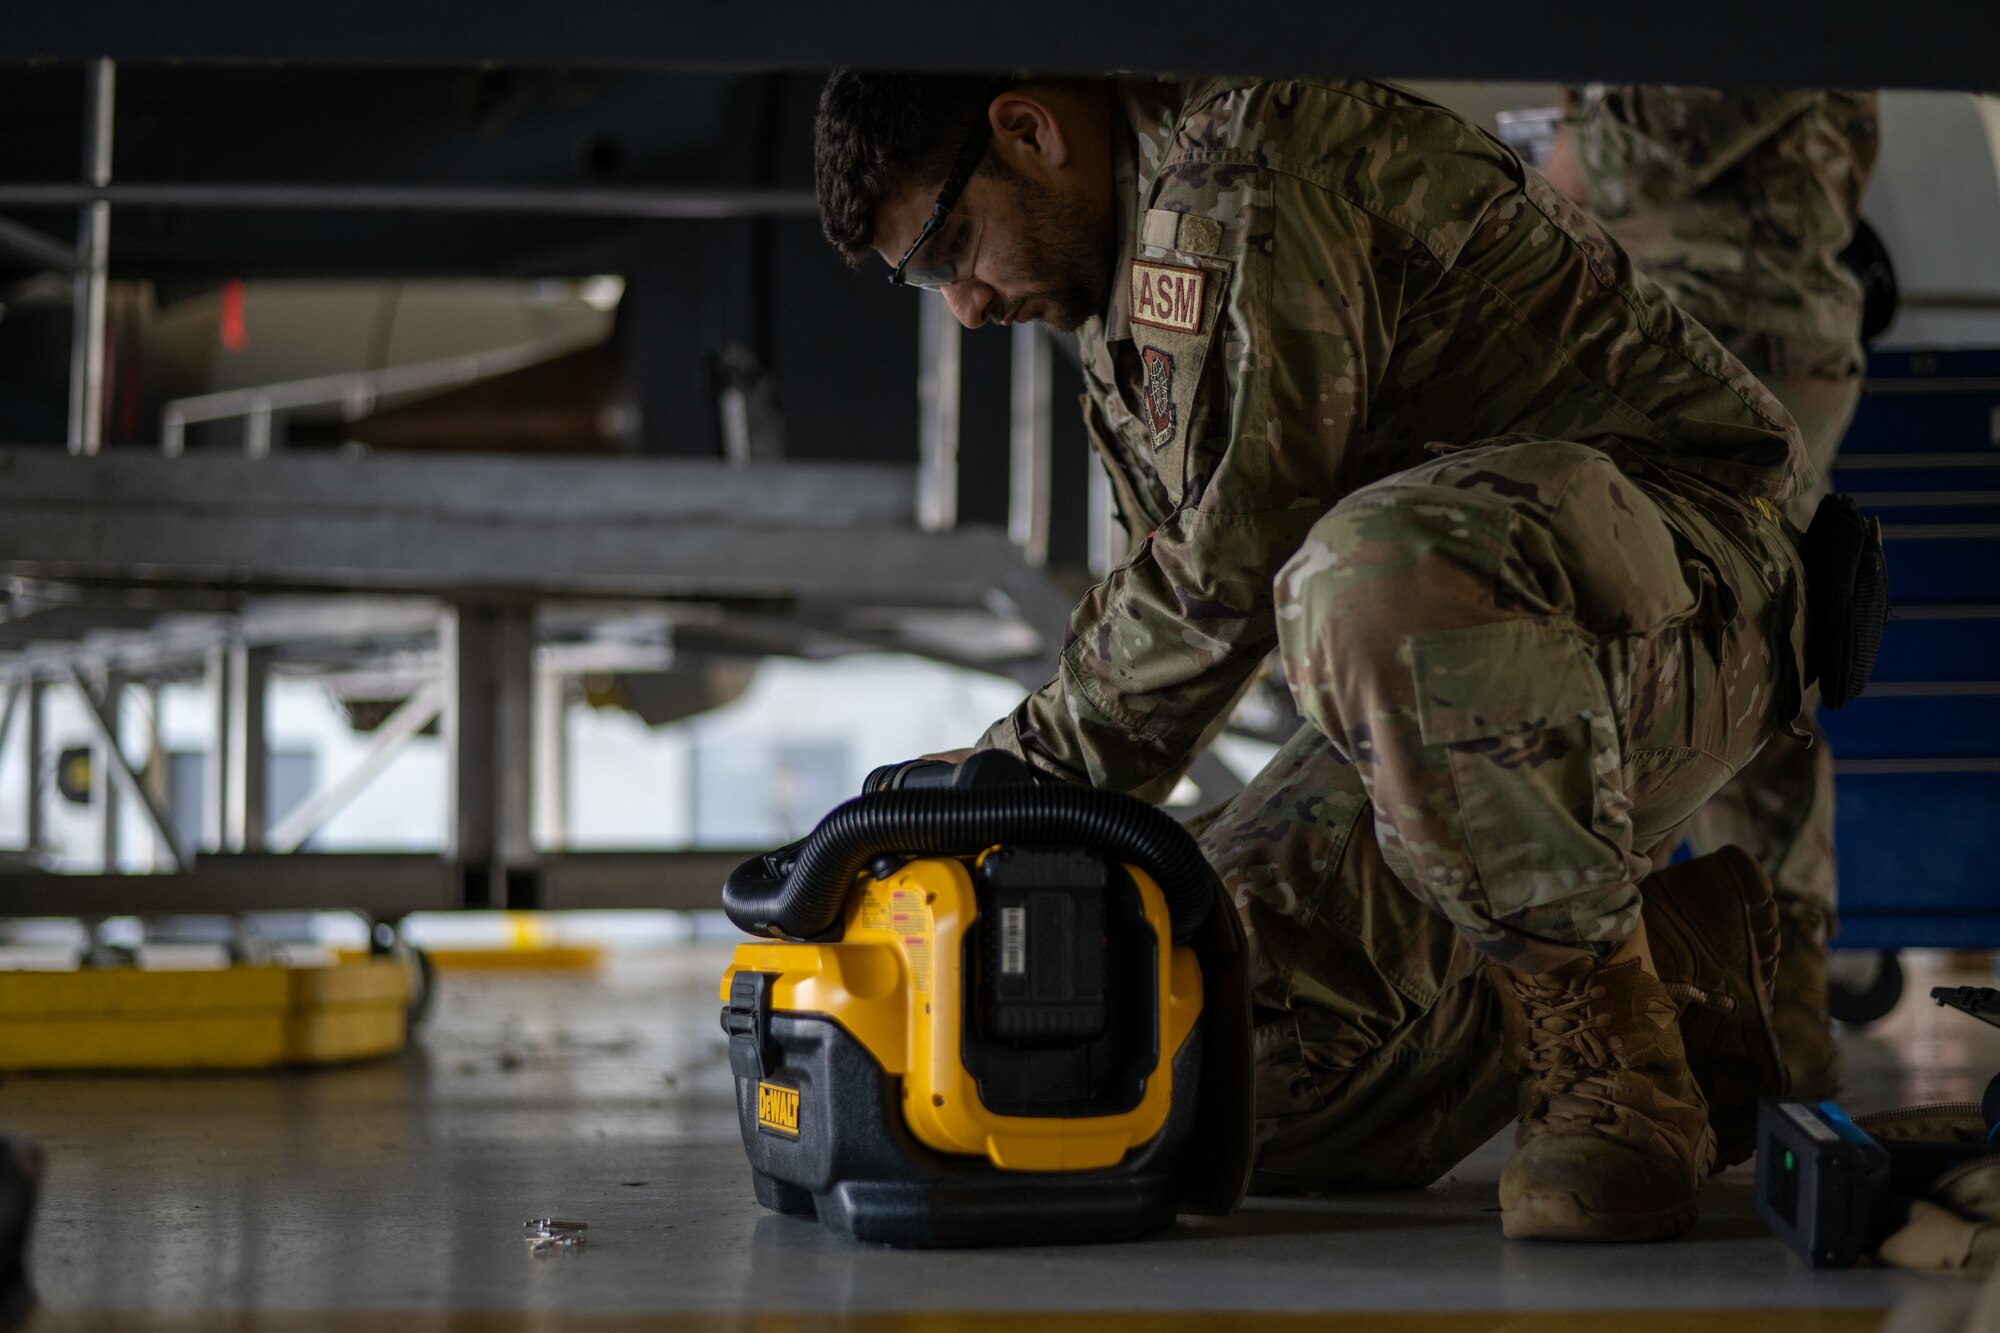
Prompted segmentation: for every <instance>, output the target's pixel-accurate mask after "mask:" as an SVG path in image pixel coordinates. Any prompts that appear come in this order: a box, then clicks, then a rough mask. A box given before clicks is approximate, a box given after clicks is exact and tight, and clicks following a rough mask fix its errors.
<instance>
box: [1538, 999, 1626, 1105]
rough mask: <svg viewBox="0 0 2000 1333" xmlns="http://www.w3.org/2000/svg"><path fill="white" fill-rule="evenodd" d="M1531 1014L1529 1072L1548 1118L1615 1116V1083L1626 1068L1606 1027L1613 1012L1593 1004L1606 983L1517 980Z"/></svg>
mask: <svg viewBox="0 0 2000 1333" xmlns="http://www.w3.org/2000/svg"><path fill="white" fill-rule="evenodd" d="M1516 993H1517V994H1519V996H1520V998H1521V1004H1522V1007H1523V1008H1524V1009H1525V1010H1526V1013H1527V1023H1528V1049H1527V1073H1528V1075H1529V1077H1530V1078H1531V1079H1532V1080H1533V1082H1532V1092H1531V1094H1530V1096H1531V1099H1532V1100H1531V1105H1532V1106H1534V1107H1535V1108H1536V1109H1537V1110H1538V1111H1539V1114H1540V1118H1542V1119H1545V1120H1552V1121H1556V1120H1569V1121H1576V1120H1582V1121H1586V1122H1590V1123H1604V1122H1607V1121H1610V1120H1613V1119H1616V1113H1615V1110H1614V1106H1615V1104H1616V1098H1615V1096H1614V1095H1613V1087H1612V1085H1613V1082H1614V1081H1615V1079H1616V1078H1617V1075H1618V1072H1619V1071H1620V1070H1621V1069H1622V1068H1623V1067H1624V1066H1623V1063H1622V1062H1621V1061H1620V1060H1619V1058H1618V1055H1617V1053H1616V1052H1615V1051H1614V1050H1613V1049H1612V1047H1611V1043H1610V1042H1609V1041H1608V1040H1606V1036H1605V1033H1606V1030H1607V1029H1608V1028H1609V1027H1610V1026H1611V1022H1612V1019H1611V1015H1610V1014H1608V1013H1606V1012H1604V1011H1603V1009H1602V1006H1598V1007H1597V1008H1596V1010H1595V1012H1593V1003H1594V1002H1595V1001H1598V1000H1601V999H1602V998H1603V996H1604V989H1603V987H1601V986H1590V985H1586V986H1556V985H1547V984H1542V983H1538V982H1533V981H1526V980H1523V981H1521V982H1518V983H1517V985H1516Z"/></svg>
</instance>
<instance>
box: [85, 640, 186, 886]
mask: <svg viewBox="0 0 2000 1333" xmlns="http://www.w3.org/2000/svg"><path fill="white" fill-rule="evenodd" d="M70 679H71V682H72V683H73V684H75V686H76V692H77V696H78V698H79V699H80V700H81V701H82V703H83V713H84V717H85V718H86V719H87V720H88V721H89V722H90V727H91V730H92V732H94V733H95V734H96V739H97V753H98V756H99V757H100V758H101V760H102V763H101V764H93V765H92V768H91V783H92V786H93V787H95V786H97V784H99V783H100V782H102V783H104V784H105V786H106V788H107V789H108V787H109V786H110V784H111V783H114V782H115V783H116V784H117V785H118V786H119V787H120V788H122V789H123V792H124V794H125V795H126V796H129V797H131V798H132V799H133V800H134V801H137V802H138V803H139V809H140V812H141V813H142V814H144V815H145V817H146V823H147V824H148V825H149V826H150V827H151V829H152V832H153V836H154V837H155V838H157V839H159V842H160V846H161V847H162V848H163V849H164V850H165V852H166V854H167V860H168V863H169V865H170V868H171V869H173V870H175V871H179V870H181V869H183V868H185V866H186V864H187V860H186V858H185V857H183V856H182V855H181V850H180V847H179V846H178V845H177V844H176V843H175V842H174V834H173V829H172V827H171V825H170V824H169V823H168V820H167V812H166V811H165V810H163V809H161V808H160V805H159V803H158V802H157V801H155V800H154V799H153V793H152V792H150V791H148V790H147V788H146V783H145V780H144V779H143V778H141V777H140V776H139V774H138V773H137V772H136V771H134V770H133V768H132V765H131V764H130V763H128V762H126V759H125V752H124V750H123V749H122V748H120V746H119V744H118V724H117V721H116V716H117V711H118V700H119V698H120V696H121V694H122V693H123V690H124V684H123V682H122V681H121V680H119V679H118V677H116V676H113V677H111V678H110V679H109V680H108V681H107V682H106V684H105V688H104V694H103V697H102V698H100V697H99V696H98V692H97V691H96V690H95V689H93V688H92V687H91V684H90V681H89V680H88V679H86V678H85V676H84V675H83V673H82V672H80V671H79V672H73V673H72V674H71V676H70ZM99 768H102V769H103V770H104V773H103V776H101V777H100V776H99V773H98V770H99ZM106 808H107V809H112V815H111V817H110V818H108V819H107V820H106V825H107V827H108V828H113V829H115V828H116V811H115V809H113V808H112V807H110V805H109V803H108V802H107V803H106ZM106 843H107V845H106V848H105V850H106V853H107V859H106V863H105V864H106V869H107V871H115V870H116V868H117V860H116V853H117V845H116V842H115V840H114V839H113V838H112V837H111V836H110V835H108V834H107V837H106Z"/></svg>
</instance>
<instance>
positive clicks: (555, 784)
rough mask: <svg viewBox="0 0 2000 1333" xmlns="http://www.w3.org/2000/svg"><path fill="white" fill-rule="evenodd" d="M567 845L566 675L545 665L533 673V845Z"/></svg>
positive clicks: (548, 848)
mask: <svg viewBox="0 0 2000 1333" xmlns="http://www.w3.org/2000/svg"><path fill="white" fill-rule="evenodd" d="M567 846H569V677H568V676H566V675H564V674H563V673H562V672H560V671H551V670H549V669H548V667H547V665H546V664H544V665H543V666H542V668H541V669H540V670H539V671H538V672H537V673H536V675H535V847H536V850H537V851H538V852H541V851H554V852H559V851H561V850H562V849H563V848H565V847H567Z"/></svg>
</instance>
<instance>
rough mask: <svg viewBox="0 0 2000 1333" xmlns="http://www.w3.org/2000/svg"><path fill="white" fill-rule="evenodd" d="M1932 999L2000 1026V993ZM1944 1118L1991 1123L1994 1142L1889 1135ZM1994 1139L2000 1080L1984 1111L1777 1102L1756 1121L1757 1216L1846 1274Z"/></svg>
mask: <svg viewBox="0 0 2000 1333" xmlns="http://www.w3.org/2000/svg"><path fill="white" fill-rule="evenodd" d="M1931 998H1932V999H1933V1000H1935V1001H1937V1003H1938V1004H1939V1005H1940V1006H1943V1007H1948V1008H1952V1009H1957V1010H1958V1011H1959V1012H1961V1013H1965V1014H1969V1015H1971V1016H1972V1017H1974V1018H1977V1019H1980V1020H1982V1021H1984V1022H1987V1023H1991V1024H1993V1025H1994V1026H1996V1027H2000V990H1995V989H1993V988H1992V987H1988V986H1939V987H1936V988H1935V989H1933V990H1932V991H1931ZM1943 1112H1949V1113H1950V1114H1951V1115H1952V1116H1953V1117H1954V1118H1963V1119H1964V1120H1973V1119H1974V1117H1975V1116H1976V1117H1978V1120H1977V1121H1975V1122H1974V1123H1975V1124H1976V1123H1978V1122H1981V1121H1983V1123H1984V1125H1985V1126H1986V1131H1987V1133H1986V1141H1985V1142H1979V1141H1977V1136H1976V1135H1975V1136H1974V1138H1973V1139H1971V1140H1966V1139H1958V1140H1941V1141H1931V1140H1911V1139H1903V1138H1898V1137H1890V1136H1889V1135H1890V1134H1892V1133H1893V1132H1894V1131H1893V1129H1892V1127H1899V1128H1901V1129H1902V1130H1904V1131H1907V1130H1908V1129H1909V1128H1910V1127H1911V1126H1912V1122H1914V1123H1915V1124H1916V1125H1917V1126H1918V1127H1923V1128H1929V1127H1931V1126H1933V1125H1935V1124H1936V1122H1937V1120H1938V1118H1939V1115H1940V1113H1943ZM1898 1122H1901V1124H1900V1126H1898ZM1870 1128H1874V1129H1876V1130H1877V1131H1878V1133H1879V1134H1880V1135H1881V1137H1878V1134H1871V1133H1870V1132H1869V1130H1870ZM1958 1128H1960V1129H1961V1132H1962V1129H1963V1127H1958ZM1931 1132H1935V1130H1932V1131H1931ZM1995 1136H2000V1076H1996V1077H1995V1078H1994V1080H1993V1082H1992V1083H1990V1084H1988V1086H1987V1089H1986V1096H1985V1099H1984V1101H1983V1102H1982V1103H1981V1105H1979V1106H1977V1107H1975V1106H1972V1105H1970V1104H1967V1105H1964V1106H1958V1105H1957V1104H1953V1105H1951V1106H1934V1107H1913V1108H1911V1109H1909V1110H1907V1111H1889V1112H1882V1113H1879V1114H1876V1115H1870V1116H1862V1117H1860V1118H1859V1120H1858V1121H1857V1119H1856V1118H1855V1117H1853V1116H1850V1115H1848V1113H1847V1112H1846V1111H1844V1110H1842V1109H1841V1108H1840V1106H1839V1105H1838V1104H1837V1103H1835V1102H1831V1101H1824V1102H1814V1101H1805V1100H1799V1099H1769V1100H1766V1101H1765V1102H1764V1103H1763V1105H1762V1106H1761V1107H1760V1108H1759V1109H1758V1115H1757V1215H1758V1216H1759V1217H1761V1218H1763V1219H1764V1222H1765V1224H1766V1225H1767V1226H1769V1227H1770V1228H1771V1229H1772V1230H1773V1231H1775V1232H1777V1233H1778V1235H1779V1236H1780V1237H1781V1238H1782V1239H1783V1240H1784V1242H1785V1243H1786V1244H1787V1245H1790V1246H1791V1247H1792V1249H1793V1250H1794V1251H1795V1252H1796V1253H1797V1254H1798V1255H1799V1257H1800V1258H1802V1259H1804V1260H1805V1261H1806V1262H1807V1263H1809V1264H1811V1265H1812V1266H1813V1267H1814V1268H1847V1267H1850V1266H1852V1265H1853V1264H1855V1263H1857V1262H1859V1261H1860V1260H1861V1259H1862V1258H1863V1257H1864V1256H1866V1255H1869V1254H1873V1253H1874V1252H1875V1250H1876V1248H1877V1247H1878V1246H1880V1245H1881V1243H1882V1239H1883V1237H1884V1236H1885V1235H1886V1234H1887V1233H1888V1232H1889V1231H1890V1230H1891V1229H1892V1228H1893V1227H1894V1226H1895V1225H1897V1223H1898V1220H1899V1216H1900V1213H1901V1208H1900V1206H1899V1204H1898V1200H1904V1199H1909V1198H1914V1197H1920V1196H1921V1195H1922V1194H1923V1193H1924V1192H1925V1191H1926V1190H1927V1189H1928V1188H1929V1186H1930V1185H1931V1182H1933V1181H1935V1180H1937V1179H1938V1178H1939V1177H1940V1176H1942V1175H1944V1174H1945V1173H1946V1172H1947V1171H1950V1170H1952V1169H1953V1168H1955V1167H1958V1166H1960V1165H1963V1164H1964V1163H1966V1162H1969V1161H1972V1160H1973V1159H1975V1158H1979V1157H1985V1156H1988V1155H1990V1154H1992V1153H1994V1152H1996V1151H2000V1145H1996V1144H1995V1143H1994V1142H1993V1140H1994V1138H1995Z"/></svg>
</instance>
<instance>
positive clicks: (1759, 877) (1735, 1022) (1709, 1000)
mask: <svg viewBox="0 0 2000 1333" xmlns="http://www.w3.org/2000/svg"><path fill="white" fill-rule="evenodd" d="M1639 893H1640V895H1641V897H1642V898H1643V900H1644V909H1643V916H1644V919H1645V922H1646V938H1647V942H1648V943H1649V944H1650V945H1651V947H1652V951H1653V966H1654V968H1655V969H1656V970H1657V972H1658V975H1659V978H1660V982H1661V984H1662V985H1664V986H1665V987H1666V992H1667V996H1668V998H1669V999H1671V1000H1673V1002H1674V1004H1675V1006H1676V1007H1677V1008H1678V1009H1679V1010H1680V1025H1681V1043H1682V1045H1683V1046H1684V1047H1685V1048H1686V1050H1687V1062H1688V1068H1689V1069H1690V1070H1691V1071H1692V1072H1693V1073H1694V1081H1695V1083H1696V1084H1697V1085H1698V1086H1699V1087H1700V1088H1701V1092H1702V1096H1703V1098H1704V1099H1705V1100H1706V1101H1707V1102H1708V1123H1709V1125H1710V1127H1711V1128H1713V1129H1714V1130H1715V1159H1716V1160H1715V1169H1716V1170H1718V1171H1720V1170H1721V1169H1722V1168H1723V1167H1726V1166H1734V1165H1736V1164H1737V1163H1738V1162H1742V1161H1747V1160H1748V1159H1749V1157H1750V1154H1751V1153H1752V1152H1754V1151H1755V1150H1756V1147H1757V1101H1758V1099H1759V1098H1761V1097H1782V1096H1784V1095H1785V1093H1786V1091H1787V1090H1788V1088H1789V1086H1790V1082H1789V1080H1788V1079H1787V1077H1786V1072H1785V1064H1784V1061H1783V1060H1782V1059H1780V1058H1779V1054H1778V1052H1779V1046H1778V1042H1777V1040H1776V1038H1775V1036H1774V1033H1775V1031H1776V1026H1775V1023H1774V1021H1773V1012H1772V999H1771V989H1772V984H1773V978H1774V977H1777V976H1779V975H1781V973H1780V970H1779V969H1780V964H1779V961H1778V959H1779V925H1778V904H1777V902H1776V900H1775V899H1774V898H1773V897H1772V895H1771V880H1770V877H1769V876H1767V875H1766V874H1765V873H1764V868H1763V867H1762V866H1760V865H1758V864H1757V862H1756V860H1755V858H1753V857H1752V856H1750V854H1749V853H1747V852H1745V851H1744V850H1743V849H1742V848H1740V847H1724V848H1722V849H1721V850H1720V851H1715V852H1711V853H1709V854H1708V855H1707V856H1698V857H1696V858H1694V859H1693V860H1691V861H1683V862H1681V863H1680V864H1679V865H1676V866H1668V867H1667V868H1666V869H1665V870H1661V871H1657V872H1655V873H1653V874H1651V875H1648V876H1647V877H1646V878H1645V879H1642V880H1640V881H1639Z"/></svg>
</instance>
